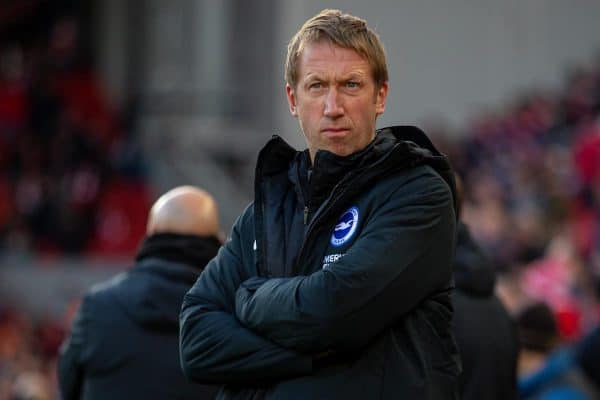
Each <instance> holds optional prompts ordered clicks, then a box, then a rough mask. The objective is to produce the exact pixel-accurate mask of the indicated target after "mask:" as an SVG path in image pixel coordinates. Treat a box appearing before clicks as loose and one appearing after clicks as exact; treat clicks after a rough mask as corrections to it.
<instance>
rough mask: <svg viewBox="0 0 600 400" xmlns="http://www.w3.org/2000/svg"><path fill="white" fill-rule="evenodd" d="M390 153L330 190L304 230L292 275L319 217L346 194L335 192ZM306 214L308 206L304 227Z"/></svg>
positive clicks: (388, 154) (388, 155)
mask: <svg viewBox="0 0 600 400" xmlns="http://www.w3.org/2000/svg"><path fill="white" fill-rule="evenodd" d="M392 153H393V151H390V152H388V153H387V154H385V155H384V157H382V158H381V159H379V160H377V161H376V162H375V163H374V164H373V165H371V166H370V167H369V168H367V169H366V170H363V171H362V172H360V173H358V174H357V175H356V176H354V177H348V176H346V177H344V178H342V180H341V181H340V182H338V183H337V184H336V185H335V186H334V187H333V189H332V190H331V194H330V195H329V197H328V198H327V199H325V201H324V202H323V204H322V205H321V207H319V209H318V210H317V211H316V213H315V215H314V217H313V219H312V221H310V223H309V224H308V227H307V228H306V234H305V235H304V239H303V241H302V246H300V251H299V252H298V258H297V259H296V264H295V265H294V266H293V267H292V273H293V274H296V273H298V269H299V267H300V263H301V261H302V258H303V255H304V252H305V248H306V247H307V243H308V242H309V239H310V235H311V233H313V232H312V231H313V229H314V227H315V225H316V224H317V222H318V221H319V219H321V218H322V217H321V216H322V215H324V214H326V213H327V211H329V210H330V209H331V208H333V206H334V205H335V203H336V202H337V201H338V199H340V198H342V197H343V195H344V194H345V193H346V191H347V190H346V189H343V190H341V191H340V192H339V193H336V191H337V190H338V189H339V188H340V186H342V184H344V183H346V182H347V181H350V180H354V179H359V178H360V176H361V175H363V174H365V173H366V172H367V171H368V170H371V169H372V168H373V167H375V166H376V165H380V164H382V163H384V162H385V161H386V160H387V159H388V158H389V157H391V154H392ZM308 212H309V209H308V206H305V207H304V224H305V225H306V222H307V219H308Z"/></svg>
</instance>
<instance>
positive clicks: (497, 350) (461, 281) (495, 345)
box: [453, 175, 519, 400]
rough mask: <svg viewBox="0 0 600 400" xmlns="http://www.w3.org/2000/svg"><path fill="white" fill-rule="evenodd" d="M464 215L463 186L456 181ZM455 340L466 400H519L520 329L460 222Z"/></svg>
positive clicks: (490, 268)
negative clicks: (458, 351) (495, 291)
mask: <svg viewBox="0 0 600 400" xmlns="http://www.w3.org/2000/svg"><path fill="white" fill-rule="evenodd" d="M456 182H457V185H456V186H457V193H458V196H457V199H458V201H457V203H458V210H459V212H460V207H461V201H462V194H463V190H462V180H461V179H460V177H459V176H458V175H456ZM454 282H455V285H456V290H455V291H454V295H453V300H454V320H453V324H454V334H455V336H456V341H457V344H458V349H459V350H460V357H461V360H462V368H463V370H462V373H461V376H460V393H461V398H462V399H465V400H476V399H477V400H479V399H487V400H494V399H498V400H510V399H516V398H517V356H518V353H519V344H518V337H517V330H516V326H515V323H514V321H513V319H512V318H511V316H510V315H509V313H508V311H507V310H506V308H505V307H504V305H503V304H502V302H501V301H500V299H499V298H498V297H497V296H496V295H495V294H494V286H495V283H496V273H495V270H494V266H493V265H492V262H491V260H490V259H489V258H488V256H487V254H485V252H484V251H483V250H482V249H481V247H479V245H478V244H477V243H476V242H475V240H473V238H472V237H471V234H470V232H469V228H468V227H467V225H465V224H464V223H462V222H459V225H458V232H457V236H456V254H455V258H454Z"/></svg>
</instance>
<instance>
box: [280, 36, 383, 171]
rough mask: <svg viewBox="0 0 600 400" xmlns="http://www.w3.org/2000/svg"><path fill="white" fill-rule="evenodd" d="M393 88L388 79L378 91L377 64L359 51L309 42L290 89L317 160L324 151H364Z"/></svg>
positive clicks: (292, 106)
mask: <svg viewBox="0 0 600 400" xmlns="http://www.w3.org/2000/svg"><path fill="white" fill-rule="evenodd" d="M387 90H388V87H387V83H385V84H383V85H382V87H381V88H379V89H376V86H375V81H374V79H373V74H372V71H371V66H370V65H369V63H368V62H367V61H366V60H365V59H364V58H362V57H361V56H360V55H359V54H358V53H357V52H355V51H354V50H351V49H346V48H342V47H339V46H336V45H334V44H332V43H330V42H328V41H320V42H316V43H312V44H309V45H307V46H306V47H305V48H304V50H303V51H302V54H301V55H300V60H299V68H298V83H297V84H296V87H295V88H293V87H291V86H290V85H287V86H286V91H287V98H288V103H289V106H290V112H291V113H292V115H293V116H295V117H297V118H298V121H299V122H300V128H301V129H302V132H304V136H306V141H307V143H308V149H309V152H310V156H311V158H312V159H313V160H314V157H315V154H316V152H317V150H319V149H323V150H329V151H331V152H332V153H334V154H337V155H340V156H347V155H349V154H352V153H354V152H356V151H359V150H362V149H364V148H365V147H366V146H367V145H368V144H369V143H370V142H371V141H372V140H373V138H374V136H375V120H376V118H377V116H378V115H379V114H382V113H383V111H384V110H385V100H386V97H387Z"/></svg>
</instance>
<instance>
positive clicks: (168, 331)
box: [58, 186, 221, 400]
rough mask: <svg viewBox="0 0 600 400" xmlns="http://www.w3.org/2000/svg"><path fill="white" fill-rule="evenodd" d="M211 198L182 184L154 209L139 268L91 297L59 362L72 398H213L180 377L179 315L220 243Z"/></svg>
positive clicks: (65, 393)
mask: <svg viewBox="0 0 600 400" xmlns="http://www.w3.org/2000/svg"><path fill="white" fill-rule="evenodd" d="M218 232H219V223H218V211H217V206H216V203H215V201H214V200H213V198H212V197H211V196H210V195H209V194H208V193H206V192H204V191H202V190H200V189H197V188H194V187H190V186H183V187H179V188H176V189H173V190H171V191H169V192H167V193H166V194H165V195H163V196H162V197H161V198H159V199H158V201H157V202H156V203H155V204H154V205H153V207H152V209H151V211H150V215H149V218H148V224H147V237H146V239H145V240H144V242H143V243H142V246H141V248H140V251H139V253H138V255H137V258H136V264H135V265H134V267H133V268H132V269H131V270H129V271H128V272H125V273H122V274H120V275H118V276H116V277H115V278H114V279H112V280H110V281H108V282H106V283H103V284H100V285H98V286H96V287H94V288H92V290H91V291H90V293H88V294H87V295H86V296H85V298H84V299H83V302H82V304H81V307H80V309H79V311H78V313H77V315H76V317H75V320H74V323H73V327H72V331H71V335H70V337H69V338H68V339H67V340H66V341H65V343H64V344H63V347H62V349H61V354H60V359H59V370H58V372H59V383H60V389H61V392H62V396H63V398H64V399H65V400H72V399H85V400H91V399H111V400H118V399H212V398H214V396H215V394H216V389H215V388H213V387H208V386H202V385H199V384H194V383H191V382H189V381H187V380H186V378H185V377H184V375H183V373H182V372H181V368H180V365H179V364H180V363H179V357H178V315H179V310H180V308H181V302H182V300H183V296H184V294H185V293H186V291H187V290H188V289H189V288H190V287H191V286H192V284H193V283H194V281H195V280H196V279H197V278H198V275H199V274H200V272H201V271H202V268H203V267H204V266H205V265H206V263H207V262H208V261H209V260H210V259H211V258H213V257H214V256H215V254H216V253H217V250H218V248H219V246H220V244H221V242H220V240H218V239H217V235H218Z"/></svg>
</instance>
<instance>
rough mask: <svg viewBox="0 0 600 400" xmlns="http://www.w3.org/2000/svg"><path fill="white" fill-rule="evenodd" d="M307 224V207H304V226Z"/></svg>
mask: <svg viewBox="0 0 600 400" xmlns="http://www.w3.org/2000/svg"><path fill="white" fill-rule="evenodd" d="M306 224H308V206H304V225H306Z"/></svg>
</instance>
